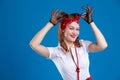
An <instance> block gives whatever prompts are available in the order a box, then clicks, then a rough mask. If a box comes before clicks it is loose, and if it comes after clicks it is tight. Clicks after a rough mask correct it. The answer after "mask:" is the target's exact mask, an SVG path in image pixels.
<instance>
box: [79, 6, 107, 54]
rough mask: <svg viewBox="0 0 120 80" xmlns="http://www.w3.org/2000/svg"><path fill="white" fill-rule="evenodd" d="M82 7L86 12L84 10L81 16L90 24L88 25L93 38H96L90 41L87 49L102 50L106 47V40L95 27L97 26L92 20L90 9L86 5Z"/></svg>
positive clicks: (92, 50)
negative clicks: (94, 40) (92, 41)
mask: <svg viewBox="0 0 120 80" xmlns="http://www.w3.org/2000/svg"><path fill="white" fill-rule="evenodd" d="M84 9H85V10H86V12H84V13H83V14H82V16H81V17H82V18H83V19H84V20H85V21H86V22H87V23H88V24H90V26H91V28H92V30H93V32H94V35H95V38H96V42H95V43H91V44H90V45H89V46H88V49H89V51H90V52H98V51H101V50H104V49H105V48H106V47H107V42H106V40H105V38H104V36H103V34H102V33H101V31H100V30H99V29H98V28H97V26H96V25H95V23H94V22H93V20H92V9H91V8H90V7H89V6H88V5H87V6H86V7H84Z"/></svg>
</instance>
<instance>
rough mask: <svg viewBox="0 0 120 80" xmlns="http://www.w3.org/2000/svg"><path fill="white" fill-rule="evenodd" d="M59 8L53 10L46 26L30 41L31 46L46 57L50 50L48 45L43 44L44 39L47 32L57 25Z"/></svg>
mask: <svg viewBox="0 0 120 80" xmlns="http://www.w3.org/2000/svg"><path fill="white" fill-rule="evenodd" d="M59 13H60V11H59V10H56V11H52V16H51V19H50V21H49V22H48V23H47V24H46V26H44V27H43V28H42V29H41V30H40V31H39V32H38V33H37V34H36V35H35V36H34V37H33V39H32V40H31V41H30V46H31V48H32V49H33V50H35V51H36V52H37V53H39V54H40V55H42V56H44V57H49V51H48V49H47V47H45V46H43V45H41V42H42V40H43V39H44V37H45V35H46V34H47V32H48V31H49V30H50V29H51V28H52V26H53V25H55V24H56V23H57V22H58V21H59V20H60V19H58V14H59Z"/></svg>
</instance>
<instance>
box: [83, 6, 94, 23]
mask: <svg viewBox="0 0 120 80" xmlns="http://www.w3.org/2000/svg"><path fill="white" fill-rule="evenodd" d="M83 9H85V10H86V12H84V13H82V14H81V17H82V18H83V19H84V20H85V21H86V22H87V23H88V24H90V23H91V22H93V20H92V12H93V10H92V8H90V7H89V6H88V5H87V6H85V7H83Z"/></svg>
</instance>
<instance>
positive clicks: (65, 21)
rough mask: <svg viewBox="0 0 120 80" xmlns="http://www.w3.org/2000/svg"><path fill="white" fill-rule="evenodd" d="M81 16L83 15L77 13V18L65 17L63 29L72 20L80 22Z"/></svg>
mask: <svg viewBox="0 0 120 80" xmlns="http://www.w3.org/2000/svg"><path fill="white" fill-rule="evenodd" d="M80 17H81V16H80V15H77V16H76V17H75V18H64V19H63V22H62V23H61V29H62V30H64V29H65V28H66V26H67V25H68V24H70V23H72V22H76V23H78V24H79V18H80Z"/></svg>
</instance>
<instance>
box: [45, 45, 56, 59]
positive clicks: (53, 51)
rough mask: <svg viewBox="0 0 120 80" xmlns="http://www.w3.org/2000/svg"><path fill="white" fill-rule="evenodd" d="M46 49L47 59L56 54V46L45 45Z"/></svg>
mask: <svg viewBox="0 0 120 80" xmlns="http://www.w3.org/2000/svg"><path fill="white" fill-rule="evenodd" d="M47 48H48V50H49V53H50V54H49V57H48V58H49V59H53V58H54V57H56V56H57V53H56V48H55V47H47Z"/></svg>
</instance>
